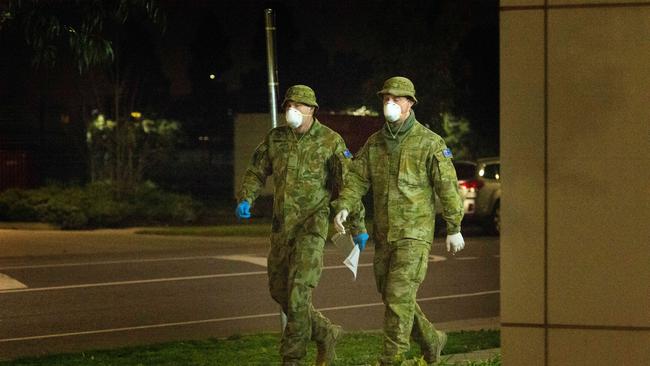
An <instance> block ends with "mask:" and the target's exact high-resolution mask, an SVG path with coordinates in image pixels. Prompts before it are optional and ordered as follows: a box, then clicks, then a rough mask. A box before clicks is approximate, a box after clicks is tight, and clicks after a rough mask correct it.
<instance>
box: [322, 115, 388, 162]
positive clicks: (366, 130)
mask: <svg viewBox="0 0 650 366" xmlns="http://www.w3.org/2000/svg"><path fill="white" fill-rule="evenodd" d="M316 117H317V118H318V120H319V121H320V122H322V123H323V124H324V125H326V126H328V127H330V128H331V129H333V130H334V131H336V132H338V133H339V134H340V135H341V137H343V140H345V144H346V145H347V147H348V149H349V150H350V151H351V152H352V153H353V154H356V153H357V152H358V151H359V149H361V147H363V144H365V143H366V140H367V139H368V137H370V135H372V134H373V133H375V132H376V131H378V130H379V129H381V127H382V126H383V124H384V119H383V118H381V117H366V116H363V117H361V116H347V115H331V114H322V115H316Z"/></svg>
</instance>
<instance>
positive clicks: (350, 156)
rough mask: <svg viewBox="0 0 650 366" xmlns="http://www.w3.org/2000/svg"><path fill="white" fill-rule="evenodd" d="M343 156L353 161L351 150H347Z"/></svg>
mask: <svg viewBox="0 0 650 366" xmlns="http://www.w3.org/2000/svg"><path fill="white" fill-rule="evenodd" d="M343 156H345V157H346V158H348V159H351V158H352V153H351V152H350V150H348V149H345V151H344V152H343Z"/></svg>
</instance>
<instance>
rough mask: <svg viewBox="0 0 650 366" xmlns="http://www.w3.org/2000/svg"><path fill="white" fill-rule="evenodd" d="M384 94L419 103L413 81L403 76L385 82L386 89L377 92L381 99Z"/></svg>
mask: <svg viewBox="0 0 650 366" xmlns="http://www.w3.org/2000/svg"><path fill="white" fill-rule="evenodd" d="M384 94H392V95H394V96H396V97H409V98H411V99H412V100H413V101H414V102H415V103H417V102H418V100H417V98H415V86H413V83H412V82H411V80H409V79H407V78H405V77H403V76H393V77H392V78H390V79H387V80H386V81H385V82H384V87H383V88H382V89H381V90H380V91H378V92H377V95H378V96H379V97H380V98H381V97H382V96H383V95H384Z"/></svg>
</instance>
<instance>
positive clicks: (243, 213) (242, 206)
mask: <svg viewBox="0 0 650 366" xmlns="http://www.w3.org/2000/svg"><path fill="white" fill-rule="evenodd" d="M235 215H236V216H237V218H239V219H250V217H251V204H250V203H248V201H246V200H243V201H241V202H239V204H238V205H237V209H236V210H235Z"/></svg>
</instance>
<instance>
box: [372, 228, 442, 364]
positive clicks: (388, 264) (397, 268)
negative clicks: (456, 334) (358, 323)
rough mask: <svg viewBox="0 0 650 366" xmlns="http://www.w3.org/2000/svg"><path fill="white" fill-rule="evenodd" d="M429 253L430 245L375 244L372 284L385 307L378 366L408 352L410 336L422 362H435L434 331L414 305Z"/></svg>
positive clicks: (405, 241) (406, 242)
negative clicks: (419, 351) (420, 350)
mask: <svg viewBox="0 0 650 366" xmlns="http://www.w3.org/2000/svg"><path fill="white" fill-rule="evenodd" d="M430 250H431V244H430V243H428V242H424V241H421V240H413V239H402V240H398V241H394V242H388V243H376V244H375V258H374V263H373V264H374V271H375V280H376V281H377V289H378V291H379V293H381V297H382V300H383V302H384V304H385V312H384V339H383V345H384V350H383V355H382V357H381V359H380V361H381V364H382V365H384V364H385V365H392V364H393V362H394V361H396V360H399V359H400V357H401V356H402V354H403V353H405V352H406V351H408V350H409V348H410V343H409V338H410V336H413V339H414V340H415V341H416V342H417V343H418V344H419V345H420V348H421V349H422V353H423V356H424V359H425V361H427V362H434V361H436V360H435V357H436V349H437V346H438V335H437V334H436V329H435V328H434V326H433V324H431V322H430V321H429V320H428V319H427V317H426V316H425V315H424V313H423V312H422V310H421V309H420V306H419V305H418V304H417V302H416V301H415V297H416V294H417V291H418V288H419V287H420V284H421V283H422V281H423V280H424V277H425V276H426V273H427V267H428V263H429V252H430Z"/></svg>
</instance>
